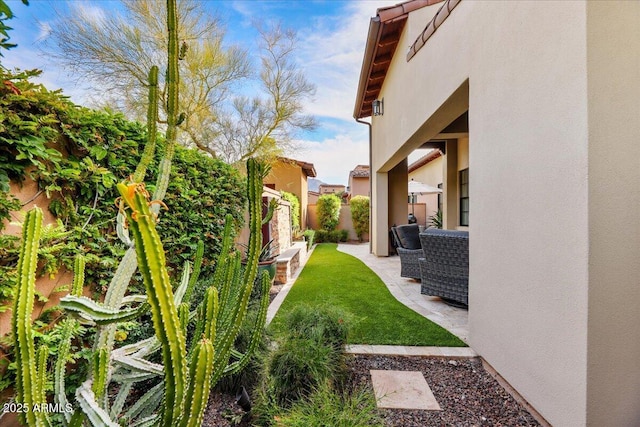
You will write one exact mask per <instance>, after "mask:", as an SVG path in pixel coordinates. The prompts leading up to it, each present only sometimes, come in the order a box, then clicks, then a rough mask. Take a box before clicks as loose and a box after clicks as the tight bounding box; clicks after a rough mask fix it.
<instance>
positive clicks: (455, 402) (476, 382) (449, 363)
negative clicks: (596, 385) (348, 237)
mask: <svg viewBox="0 0 640 427" xmlns="http://www.w3.org/2000/svg"><path fill="white" fill-rule="evenodd" d="M347 363H348V367H349V371H350V372H351V381H352V384H353V385H354V386H356V385H364V386H366V387H371V376H370V375H369V371H370V370H371V369H385V370H405V371H420V372H422V374H423V375H424V377H425V379H426V380H427V383H428V384H429V387H431V390H432V391H433V394H434V396H435V398H436V400H437V401H438V403H439V404H440V407H441V408H442V411H424V410H407V409H380V410H379V411H380V413H381V415H382V417H383V418H384V420H385V425H387V426H394V427H425V426H456V427H464V426H509V427H516V426H539V425H540V424H538V422H537V421H536V420H535V419H534V418H533V417H532V416H531V415H530V414H529V413H528V412H527V411H526V409H524V408H523V407H522V406H521V405H520V404H518V402H516V400H515V399H514V398H513V397H512V396H511V395H510V394H509V393H507V391H506V390H505V389H504V388H503V387H502V386H500V384H498V382H497V381H496V380H495V379H494V378H493V377H491V375H489V373H488V372H486V371H485V369H484V368H483V367H482V363H481V362H480V360H479V359H445V358H433V357H405V356H378V355H353V356H352V357H349V359H348V362H347ZM224 413H227V414H229V413H236V414H241V410H240V409H239V408H238V407H237V406H236V405H235V402H234V399H233V397H232V396H222V395H219V394H215V395H213V396H212V399H211V400H210V405H209V408H208V409H207V412H206V414H205V421H204V423H203V424H202V425H203V426H205V427H213V426H220V427H226V426H233V425H241V426H248V425H250V423H248V420H244V421H245V422H244V423H243V424H231V423H230V422H229V419H228V418H229V417H228V416H227V418H225V417H224V416H223V414H224ZM327 427H330V426H327Z"/></svg>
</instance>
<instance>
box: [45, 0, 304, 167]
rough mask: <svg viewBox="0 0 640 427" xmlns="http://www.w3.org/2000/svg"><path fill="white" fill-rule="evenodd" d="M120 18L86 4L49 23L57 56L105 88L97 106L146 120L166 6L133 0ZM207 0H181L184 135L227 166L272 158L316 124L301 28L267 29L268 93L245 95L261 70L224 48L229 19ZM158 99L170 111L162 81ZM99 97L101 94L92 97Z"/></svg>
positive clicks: (264, 78) (264, 75)
mask: <svg viewBox="0 0 640 427" xmlns="http://www.w3.org/2000/svg"><path fill="white" fill-rule="evenodd" d="M123 4H124V11H125V14H124V15H122V16H119V15H116V16H109V17H105V16H102V15H99V14H98V15H96V14H95V13H91V11H89V10H88V9H87V8H86V7H85V6H83V5H82V4H79V5H77V6H75V7H72V8H71V10H70V11H69V13H66V14H65V15H64V16H60V15H59V19H58V20H57V21H56V22H54V23H53V24H52V26H51V33H50V37H49V41H50V42H52V43H53V44H54V45H55V46H56V47H57V49H55V51H54V52H48V53H51V54H52V55H53V56H54V58H56V59H57V60H58V61H60V62H61V63H62V64H64V65H66V66H67V67H68V68H69V69H70V70H71V71H72V72H73V74H74V75H76V76H77V78H78V79H79V80H89V81H92V82H94V83H96V84H99V86H100V87H101V88H103V89H104V93H103V94H101V95H100V97H101V98H100V100H99V101H97V103H98V104H101V105H107V106H109V108H112V109H116V110H118V111H122V112H124V113H125V114H127V115H128V116H129V117H132V118H136V119H140V118H142V117H143V116H144V112H145V107H144V102H145V99H146V95H145V91H146V88H145V86H146V76H147V70H148V69H149V68H150V67H151V66H152V65H158V66H159V67H160V68H161V69H162V68H164V66H165V64H166V58H164V57H163V52H164V51H165V50H166V46H167V35H166V31H165V30H164V27H163V25H164V22H166V21H165V20H166V11H165V10H164V9H163V4H162V2H158V1H155V0H136V1H125V2H124V3H123ZM205 5H206V2H198V1H195V0H181V1H180V2H179V4H178V14H179V19H180V20H181V22H183V23H184V25H183V26H182V28H181V32H180V34H179V38H180V40H181V41H182V43H181V49H180V55H181V57H182V58H183V59H184V60H183V61H181V62H180V77H181V80H180V93H181V95H182V96H181V97H180V99H181V103H180V111H182V112H184V113H185V115H184V123H183V127H182V128H183V129H184V130H185V132H184V137H183V138H182V140H181V142H182V143H184V144H186V145H194V146H197V147H198V148H200V149H201V150H204V151H205V152H207V153H209V154H211V155H213V156H216V157H219V158H221V159H222V160H225V161H226V162H228V163H235V162H244V161H245V160H246V159H247V158H248V157H251V156H263V157H264V156H271V155H275V154H279V153H280V152H282V151H287V149H288V148H290V147H291V144H292V140H293V138H292V137H293V135H294V134H295V131H296V130H297V129H308V128H310V127H313V126H314V120H313V119H312V118H311V117H309V116H306V115H304V114H302V101H303V100H304V99H305V98H307V97H309V96H311V95H312V94H313V93H314V87H313V85H311V84H310V83H309V82H307V80H306V79H305V77H304V75H303V74H302V73H301V72H300V70H299V69H298V67H297V65H296V64H295V62H294V61H293V59H292V58H293V52H294V48H295V42H296V38H295V33H293V32H291V31H288V30H283V29H282V28H281V27H279V26H275V27H273V28H271V29H269V30H264V29H260V37H261V42H260V48H261V51H262V55H261V64H260V68H261V71H260V73H259V76H260V79H259V83H258V86H259V88H260V91H261V92H262V94H261V95H256V96H252V97H248V96H243V95H232V94H233V93H241V92H242V91H241V90H240V89H239V88H240V87H241V86H240V85H243V86H244V87H246V86H248V85H249V83H248V81H247V80H248V79H249V78H250V77H251V76H252V75H255V74H256V73H253V71H252V68H253V64H251V61H250V59H249V55H248V53H247V51H246V50H243V49H241V48H239V47H237V46H231V47H225V45H224V44H223V41H224V36H225V32H224V29H223V27H222V24H221V23H220V22H219V21H218V20H217V19H214V18H211V15H210V13H209V11H207V10H206V9H205V7H206V6H205ZM160 87H161V88H164V89H161V90H160V93H159V96H160V101H161V103H160V105H161V106H162V107H161V108H162V109H163V111H162V113H163V114H164V115H166V108H165V105H166V82H164V81H163V79H162V76H161V78H160ZM94 102H95V100H94Z"/></svg>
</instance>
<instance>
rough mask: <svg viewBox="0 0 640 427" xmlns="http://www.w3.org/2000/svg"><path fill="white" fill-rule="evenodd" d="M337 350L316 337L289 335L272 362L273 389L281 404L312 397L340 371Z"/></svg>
mask: <svg viewBox="0 0 640 427" xmlns="http://www.w3.org/2000/svg"><path fill="white" fill-rule="evenodd" d="M336 358H337V356H336V355H335V350H334V349H333V348H332V347H331V346H328V345H326V344H324V343H323V342H320V341H318V340H316V339H313V338H287V339H285V340H284V341H283V342H281V343H280V345H279V346H278V349H277V350H275V351H274V352H273V353H272V355H271V360H270V361H269V370H268V373H269V378H270V384H271V386H270V391H271V393H272V396H273V398H274V399H275V401H276V402H277V404H278V405H279V406H282V407H288V406H290V405H291V404H292V403H293V402H295V401H297V400H299V399H301V398H303V397H307V396H309V394H310V393H311V392H312V391H313V389H314V388H315V387H317V386H318V385H320V384H321V383H323V382H325V381H330V380H331V378H332V377H333V376H334V375H335V374H336V373H335V372H334V371H335V369H336V365H335V359H336Z"/></svg>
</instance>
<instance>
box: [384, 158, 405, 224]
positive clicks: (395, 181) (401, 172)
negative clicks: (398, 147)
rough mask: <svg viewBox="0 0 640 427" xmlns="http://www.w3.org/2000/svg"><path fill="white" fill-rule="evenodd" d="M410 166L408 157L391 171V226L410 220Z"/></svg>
mask: <svg viewBox="0 0 640 427" xmlns="http://www.w3.org/2000/svg"><path fill="white" fill-rule="evenodd" d="M408 168H409V167H408V162H407V159H404V160H402V161H401V162H400V163H398V164H397V165H396V166H395V167H394V168H393V169H391V170H390V171H389V223H388V227H389V228H391V226H392V225H393V224H396V225H399V224H406V223H407V221H408V216H409V207H408V206H409V205H408V203H407V201H408V197H409V194H408V192H407V191H408V185H409V173H408Z"/></svg>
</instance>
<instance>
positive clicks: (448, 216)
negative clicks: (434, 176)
mask: <svg viewBox="0 0 640 427" xmlns="http://www.w3.org/2000/svg"><path fill="white" fill-rule="evenodd" d="M443 176H444V182H443V187H444V188H443V196H444V200H443V202H442V218H443V220H444V224H443V227H444V228H445V229H448V230H455V229H456V227H457V226H458V140H455V139H450V140H447V145H446V154H445V156H444V171H443Z"/></svg>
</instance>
